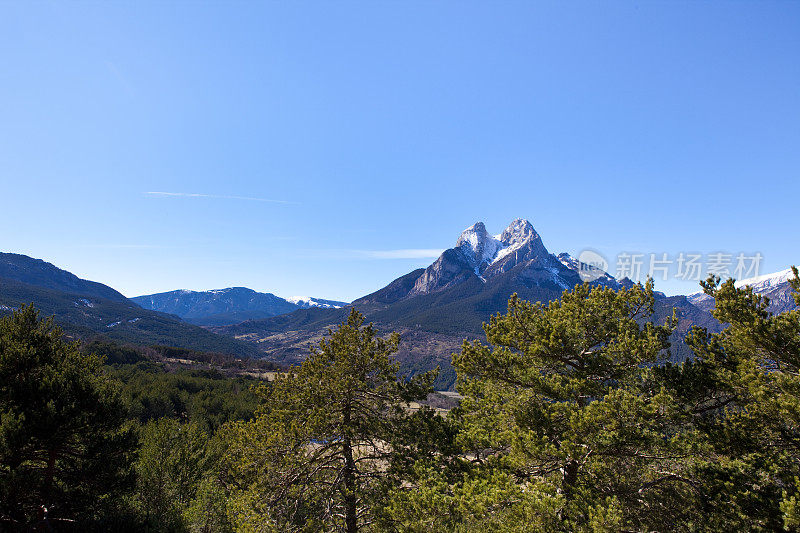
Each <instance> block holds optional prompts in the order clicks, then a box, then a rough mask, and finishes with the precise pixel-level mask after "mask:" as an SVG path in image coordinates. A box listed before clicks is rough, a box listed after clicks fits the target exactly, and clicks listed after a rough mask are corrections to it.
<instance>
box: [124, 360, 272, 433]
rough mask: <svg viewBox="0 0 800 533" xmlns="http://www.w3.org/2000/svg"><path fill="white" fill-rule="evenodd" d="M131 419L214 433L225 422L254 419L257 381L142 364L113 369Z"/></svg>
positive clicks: (146, 363)
mask: <svg viewBox="0 0 800 533" xmlns="http://www.w3.org/2000/svg"><path fill="white" fill-rule="evenodd" d="M111 376H112V377H114V378H115V379H117V380H119V381H120V382H121V383H122V386H121V392H122V397H123V399H124V401H125V404H126V406H127V408H128V412H129V416H130V417H131V418H133V419H135V420H138V421H139V422H140V423H142V424H145V423H147V422H149V421H151V420H156V419H158V418H162V417H167V418H176V419H180V420H190V421H192V422H195V423H196V424H198V425H200V426H202V427H203V428H204V429H205V430H206V431H208V432H209V433H213V432H214V431H216V430H217V429H218V428H219V427H220V426H222V425H223V424H224V423H225V422H228V421H231V420H247V419H249V418H252V417H253V416H254V414H255V410H256V407H257V406H258V397H257V396H256V394H255V393H254V392H253V390H252V388H253V386H254V385H256V384H258V383H261V382H260V381H259V380H256V379H254V378H242V377H239V378H229V377H226V376H224V375H223V374H221V373H220V372H219V371H216V370H178V371H175V372H167V371H166V370H165V368H164V365H162V364H158V363H148V362H140V363H137V364H136V365H125V366H120V367H119V368H116V369H114V370H113V371H112V372H111Z"/></svg>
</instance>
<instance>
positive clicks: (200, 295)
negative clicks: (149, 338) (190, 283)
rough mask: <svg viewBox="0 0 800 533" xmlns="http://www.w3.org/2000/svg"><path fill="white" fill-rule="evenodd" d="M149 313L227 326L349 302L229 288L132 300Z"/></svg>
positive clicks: (198, 323)
mask: <svg viewBox="0 0 800 533" xmlns="http://www.w3.org/2000/svg"><path fill="white" fill-rule="evenodd" d="M131 300H133V301H134V302H136V303H137V304H139V305H140V306H142V307H143V308H145V309H150V310H152V311H161V312H163V313H170V314H174V315H177V316H179V317H181V318H182V319H184V320H186V321H187V322H191V323H192V324H196V325H199V326H225V325H230V324H237V323H239V322H243V321H245V320H258V319H261V318H268V317H272V316H277V315H282V314H285V313H290V312H292V311H297V310H298V309H307V308H310V307H322V308H338V307H342V306H344V305H347V303H346V302H337V301H333V300H322V299H320V298H312V297H308V296H300V297H295V298H293V299H284V298H281V297H279V296H275V295H274V294H272V293H268V292H256V291H254V290H253V289H248V288H247V287H229V288H226V289H215V290H210V291H190V290H185V289H181V290H175V291H169V292H162V293H158V294H148V295H144V296H136V297H134V298H131Z"/></svg>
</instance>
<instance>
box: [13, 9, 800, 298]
mask: <svg viewBox="0 0 800 533" xmlns="http://www.w3.org/2000/svg"><path fill="white" fill-rule="evenodd" d="M799 58H800V3H798V2H728V1H725V2H664V3H659V2H638V1H637V2H619V3H614V2H553V3H543V2H527V1H526V2H518V3H512V2H499V3H497V2H485V3H472V2H460V1H459V2H363V3H347V2H317V3H308V2H288V1H287V2H275V3H266V2H263V3H257V2H239V3H237V2H225V3H222V2H220V3H209V2H202V3H201V2H171V3H168V2H155V3H148V2H138V1H137V2H129V3H128V2H124V3H123V2H115V3H106V2H97V3H84V2H81V3H77V2H66V3H62V2H40V3H29V2H17V3H3V4H0V186H1V189H0V193H1V194H2V197H1V199H0V206H1V207H0V215H1V216H2V221H3V223H2V226H0V228H2V229H0V250H2V251H11V252H18V253H24V254H28V255H32V256H34V257H39V258H43V259H46V260H48V261H51V262H53V263H55V264H56V265H58V266H61V267H63V268H66V269H68V270H70V271H72V272H74V273H76V274H78V275H80V276H81V277H86V278H89V279H93V280H97V281H101V282H104V283H107V284H109V285H111V286H113V287H115V288H117V289H119V290H121V291H122V292H123V293H124V294H126V295H128V296H134V295H138V294H143V293H149V292H157V291H165V290H171V289H175V288H189V289H211V288H220V287H226V286H232V285H243V286H248V287H252V288H254V289H257V290H264V291H270V292H274V293H276V294H278V295H282V296H291V295H296V294H310V295H314V296H318V297H325V298H335V299H346V300H350V299H353V298H356V297H358V296H361V295H363V294H365V293H368V292H371V291H373V290H376V289H378V288H380V287H382V286H383V285H385V284H386V283H387V282H389V281H390V280H392V279H394V278H395V277H397V276H399V275H402V274H404V273H406V272H408V271H410V270H412V269H413V268H417V267H419V266H425V265H427V264H429V263H430V262H431V261H432V260H433V257H426V256H431V255H434V254H435V253H434V252H431V251H430V250H440V249H443V248H447V247H450V246H452V245H453V244H454V243H455V240H456V238H457V237H458V234H459V232H460V231H461V230H462V229H463V228H465V227H467V226H469V225H471V224H472V223H473V222H475V221H477V220H482V221H484V222H485V223H486V225H487V227H488V229H489V230H490V231H492V232H499V231H501V230H502V229H503V227H505V226H506V225H507V224H508V222H509V221H510V220H511V219H513V218H515V217H523V218H528V219H529V220H531V222H533V224H534V226H535V227H536V229H537V230H538V231H539V233H540V234H541V235H542V238H543V240H544V242H545V245H546V246H547V247H548V248H549V249H550V250H551V251H553V252H559V251H568V252H571V253H573V254H575V253H577V252H579V251H580V250H581V249H583V248H585V247H592V248H595V249H597V250H599V251H601V252H602V253H604V254H608V255H609V256H613V255H614V254H616V253H618V252H619V251H622V250H628V251H631V250H634V251H641V252H644V253H650V252H656V253H661V252H667V253H670V254H677V253H678V252H681V251H699V252H703V253H710V252H714V251H718V250H724V251H730V252H738V251H745V252H755V251H759V252H761V253H762V254H763V255H764V263H763V265H762V266H763V268H762V271H775V270H780V269H783V268H786V267H787V266H788V265H790V264H792V263H799V262H800V250H798V244H799V243H800V239H799V238H798V233H797V231H798V230H797V228H798V226H797V207H798V197H800V60H799ZM151 192H168V193H182V194H197V195H206V196H186V195H184V196H169V195H156V194H148V193H151ZM264 200H269V201H264ZM409 250H412V251H409ZM657 288H661V289H663V290H666V291H667V292H676V291H683V292H691V291H693V290H696V285H695V284H694V283H690V284H688V285H687V284H681V283H678V282H667V283H661V284H657Z"/></svg>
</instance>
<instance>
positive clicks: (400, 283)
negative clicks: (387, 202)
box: [215, 219, 719, 386]
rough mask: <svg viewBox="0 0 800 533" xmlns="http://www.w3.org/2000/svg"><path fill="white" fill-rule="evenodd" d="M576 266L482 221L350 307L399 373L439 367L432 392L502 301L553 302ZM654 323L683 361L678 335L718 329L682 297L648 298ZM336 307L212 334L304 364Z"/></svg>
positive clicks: (612, 283) (602, 278) (604, 277)
mask: <svg viewBox="0 0 800 533" xmlns="http://www.w3.org/2000/svg"><path fill="white" fill-rule="evenodd" d="M580 269H581V265H580V262H579V261H577V260H575V259H574V258H572V257H571V256H569V255H568V254H561V255H560V256H556V255H553V254H551V253H550V252H549V251H548V250H547V248H546V247H545V245H544V243H543V242H542V239H541V237H540V236H539V234H538V233H537V232H536V231H535V229H534V227H533V225H532V224H531V223H530V222H529V221H527V220H523V219H516V220H514V221H512V222H511V224H509V226H508V227H507V228H505V230H503V231H502V232H501V233H500V234H497V235H491V234H490V233H489V232H488V231H487V230H486V227H485V225H484V224H483V223H482V222H477V223H475V224H473V225H472V226H470V227H469V228H467V229H465V230H464V231H463V232H462V233H461V235H460V236H459V237H458V239H457V240H456V245H455V246H454V247H453V248H450V249H447V250H445V251H444V252H443V253H442V254H441V255H440V256H439V257H438V258H437V259H436V261H434V262H433V263H432V264H431V265H430V266H428V267H427V268H424V269H417V270H414V271H412V272H409V273H408V274H406V275H404V276H401V277H399V278H397V279H395V280H394V281H392V282H391V283H389V284H388V285H387V286H385V287H383V288H382V289H379V290H378V291H375V292H373V293H371V294H368V295H366V296H364V297H362V298H359V299H357V300H355V301H354V302H353V303H352V304H351V305H352V306H353V307H356V308H357V309H358V310H359V311H361V312H362V313H364V314H365V315H366V316H367V318H368V319H369V320H371V321H373V322H374V323H375V324H376V326H378V327H379V328H380V329H381V330H384V331H398V332H400V333H401V336H402V338H403V343H402V344H401V351H400V353H399V354H398V358H399V360H400V362H401V365H402V367H403V369H404V370H405V371H412V372H413V371H422V370H428V369H430V368H434V367H436V366H440V367H441V369H442V372H441V374H440V381H439V383H438V384H437V385H438V386H450V385H451V384H452V380H453V377H454V374H453V371H452V367H451V366H450V355H451V354H452V353H453V352H456V351H458V350H459V349H460V346H461V343H462V341H463V340H464V339H465V338H469V339H482V338H483V330H482V324H483V323H484V322H487V321H488V320H489V317H490V316H491V315H492V314H495V313H498V312H500V313H502V312H505V311H506V307H507V303H508V298H509V296H510V295H511V294H513V293H517V294H518V295H519V297H520V298H523V299H525V300H529V301H541V302H545V303H547V302H549V301H551V300H557V299H559V298H560V297H561V294H562V292H563V291H564V290H566V289H572V288H573V287H574V286H575V285H577V284H580V283H583V281H582V279H581V276H580V274H579V271H580ZM598 274H599V275H598V276H597V278H596V279H594V280H593V281H591V282H590V283H591V284H594V285H602V286H608V287H612V288H615V289H619V288H621V287H629V286H631V285H632V282H630V280H627V279H624V280H616V279H614V278H613V276H611V275H610V274H608V273H605V272H600V273H598ZM655 307H656V309H655V319H656V320H657V321H663V320H665V319H666V317H667V316H671V315H672V309H673V307H675V308H677V309H678V311H679V315H680V322H679V326H678V330H677V332H676V333H675V334H674V335H673V344H674V347H673V358H674V359H678V360H680V359H684V358H686V357H688V349H687V347H686V346H685V345H684V344H683V343H682V335H683V334H685V333H686V331H688V329H689V328H690V327H691V326H692V325H695V324H696V325H701V326H705V327H708V328H709V329H711V330H715V329H716V328H718V327H719V324H718V323H717V322H716V321H715V320H714V318H713V317H712V316H711V315H710V313H708V312H707V311H705V310H702V309H699V308H697V307H696V306H694V305H693V304H692V303H691V302H690V301H689V300H687V298H686V297H685V296H673V297H667V296H665V295H664V294H662V293H658V294H657V295H656V306H655ZM347 312H348V309H347V308H344V309H307V310H301V311H295V312H293V313H290V314H287V315H281V316H277V317H273V318H267V319H263V320H254V321H248V322H243V323H241V324H237V325H232V326H227V327H223V328H218V329H215V331H219V332H221V333H226V334H229V335H233V336H235V337H237V338H241V339H243V340H249V341H252V342H256V343H257V345H258V347H259V349H261V350H262V351H263V352H264V353H265V355H266V356H267V357H268V358H269V359H271V360H274V361H276V362H289V363H296V362H299V361H300V360H302V359H303V358H305V356H306V355H307V353H308V348H307V345H308V343H310V342H316V341H317V340H318V339H319V338H321V336H322V334H323V333H324V332H325V331H326V330H327V328H328V327H330V326H332V325H334V324H336V323H338V322H341V321H342V320H343V319H344V318H345V316H346V314H347Z"/></svg>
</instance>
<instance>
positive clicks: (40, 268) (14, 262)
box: [0, 252, 128, 302]
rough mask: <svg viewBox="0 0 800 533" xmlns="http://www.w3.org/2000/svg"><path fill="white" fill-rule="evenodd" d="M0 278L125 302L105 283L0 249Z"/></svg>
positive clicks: (124, 299)
mask: <svg viewBox="0 0 800 533" xmlns="http://www.w3.org/2000/svg"><path fill="white" fill-rule="evenodd" d="M0 278H6V279H13V280H16V281H21V282H22V283H28V284H30V285H36V286H37V287H44V288H46V289H54V290H57V291H62V292H67V293H72V294H82V295H84V296H93V297H97V298H105V299H107V300H112V301H115V302H126V301H127V300H128V299H127V298H125V296H123V295H122V294H121V293H119V292H117V291H115V290H114V289H112V288H111V287H109V286H107V285H103V284H102V283H97V282H96V281H88V280H85V279H81V278H79V277H78V276H76V275H75V274H73V273H71V272H67V271H66V270H63V269H61V268H58V267H56V266H54V265H53V264H51V263H48V262H46V261H43V260H41V259H34V258H32V257H28V256H27V255H22V254H12V253H4V252H0Z"/></svg>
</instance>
